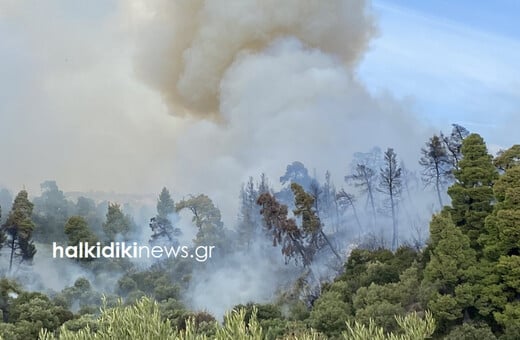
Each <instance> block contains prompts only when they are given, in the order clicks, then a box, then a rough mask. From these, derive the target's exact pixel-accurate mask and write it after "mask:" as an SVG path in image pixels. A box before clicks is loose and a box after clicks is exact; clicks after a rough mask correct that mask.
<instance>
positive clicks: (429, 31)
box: [359, 0, 520, 146]
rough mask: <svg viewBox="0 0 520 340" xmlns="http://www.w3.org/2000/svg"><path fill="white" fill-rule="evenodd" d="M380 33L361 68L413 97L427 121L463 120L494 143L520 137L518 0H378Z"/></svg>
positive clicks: (370, 79)
mask: <svg viewBox="0 0 520 340" xmlns="http://www.w3.org/2000/svg"><path fill="white" fill-rule="evenodd" d="M373 4H374V7H375V9H376V12H377V13H379V25H380V27H381V35H380V37H379V38H378V39H376V40H374V41H373V46H372V49H371V51H370V52H369V53H368V54H367V56H366V58H365V61H364V62H363V64H362V66H361V69H360V71H359V72H360V74H361V76H362V78H363V79H364V80H365V82H366V84H368V86H369V88H370V89H372V90H374V91H380V90H387V91H390V92H392V93H393V94H395V95H396V96H398V97H410V98H411V99H412V100H413V101H414V102H415V110H416V111H417V113H418V114H420V115H421V116H422V117H423V118H424V119H425V120H427V121H430V122H432V123H433V124H436V125H441V126H445V125H446V124H447V123H449V122H460V123H461V124H463V125H465V126H467V128H469V129H471V130H472V131H476V132H479V133H481V134H482V135H484V137H485V138H486V139H487V140H488V142H489V143H490V144H498V145H503V146H508V145H511V144H513V143H518V139H517V138H518V133H516V132H515V126H518V125H519V124H520V68H518V67H516V66H515V64H516V63H517V61H518V60H520V24H518V20H517V18H518V17H519V15H520V2H518V1H515V0H499V1H448V0H439V1H406V0H389V1H375V2H374V3H373Z"/></svg>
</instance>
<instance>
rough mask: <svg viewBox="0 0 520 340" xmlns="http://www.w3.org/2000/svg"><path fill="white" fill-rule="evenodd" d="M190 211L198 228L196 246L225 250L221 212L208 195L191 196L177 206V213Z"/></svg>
mask: <svg viewBox="0 0 520 340" xmlns="http://www.w3.org/2000/svg"><path fill="white" fill-rule="evenodd" d="M185 209H188V210H189V211H191V212H192V214H193V218H192V222H193V223H194V224H195V226H196V227H197V236H196V238H195V240H194V242H195V244H196V245H212V246H216V247H217V248H221V249H223V243H224V242H225V232H224V223H222V219H221V215H220V210H219V209H218V208H217V207H216V206H215V205H214V204H213V201H212V200H211V199H210V198H209V197H208V196H206V195H203V194H201V195H198V196H190V197H189V198H188V199H184V200H182V201H180V202H178V203H177V204H176V205H175V211H176V212H180V211H182V210H185Z"/></svg>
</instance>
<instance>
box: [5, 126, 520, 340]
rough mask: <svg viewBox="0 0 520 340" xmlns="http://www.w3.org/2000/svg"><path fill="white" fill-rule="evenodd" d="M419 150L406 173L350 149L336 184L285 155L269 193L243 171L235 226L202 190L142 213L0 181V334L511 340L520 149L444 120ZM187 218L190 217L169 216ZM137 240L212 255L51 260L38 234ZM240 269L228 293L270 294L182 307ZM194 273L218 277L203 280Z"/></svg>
mask: <svg viewBox="0 0 520 340" xmlns="http://www.w3.org/2000/svg"><path fill="white" fill-rule="evenodd" d="M418 148H419V149H420V148H421V147H420V146H419V147H418ZM421 155H422V157H421V158H420V159H419V160H418V162H417V166H415V165H414V166H412V167H410V169H412V168H416V167H417V168H418V169H419V170H418V172H417V173H416V172H414V171H412V170H410V169H408V168H407V167H406V166H405V164H403V163H402V162H400V161H399V158H398V154H397V153H396V151H395V150H394V149H392V148H388V149H386V151H384V152H383V151H380V149H378V148H375V149H373V150H371V151H370V152H368V153H358V154H357V155H355V157H354V161H353V163H352V166H351V169H350V170H349V173H348V174H346V175H345V187H344V188H337V187H336V186H335V185H334V184H333V183H332V181H331V179H330V178H331V176H330V173H328V172H327V173H326V175H325V177H324V178H325V180H324V181H322V182H320V181H318V180H317V178H316V176H311V175H309V173H308V171H307V169H306V168H305V166H304V165H303V164H302V163H300V162H294V163H291V164H289V165H288V166H287V171H286V173H285V174H284V175H283V176H281V177H280V183H281V186H282V188H281V190H279V191H276V192H275V191H274V190H273V186H272V185H271V184H270V182H269V180H268V179H267V178H266V176H265V175H262V176H261V177H260V179H259V180H258V181H255V180H254V179H253V178H251V179H250V180H249V181H248V182H247V183H245V184H244V185H243V187H242V189H241V190H240V211H239V216H238V221H237V223H236V227H235V228H232V227H229V226H226V225H224V223H223V222H222V218H221V214H220V211H219V209H218V203H214V202H213V201H212V200H211V199H210V198H209V197H208V196H206V195H204V194H197V195H193V196H188V197H184V198H182V199H180V200H178V201H177V202H175V201H174V199H173V198H172V195H171V194H170V192H169V191H168V190H167V189H166V188H164V189H163V190H162V191H161V192H160V194H159V196H158V199H157V206H156V212H155V213H154V216H147V220H148V221H147V222H146V223H145V224H143V223H142V221H140V217H139V218H136V216H137V214H135V213H133V214H132V213H130V212H131V211H132V210H133V211H134V212H135V211H136V209H132V208H131V207H129V206H126V207H125V206H124V205H121V204H118V203H115V202H106V201H105V202H96V201H95V200H93V199H91V198H88V197H80V198H78V199H77V200H76V202H73V201H71V200H69V199H67V197H66V195H65V194H64V193H63V192H62V191H61V190H60V189H59V188H58V186H57V184H56V183H55V182H54V181H47V182H44V183H43V184H42V194H41V196H39V197H34V198H33V199H32V200H31V199H30V197H29V194H28V192H27V191H26V190H21V191H19V192H18V193H17V194H16V195H15V197H14V198H12V197H11V196H10V192H8V191H7V190H5V189H4V190H2V191H1V192H0V204H1V208H2V210H1V221H2V229H1V233H0V241H1V245H2V250H1V263H2V266H3V268H2V278H1V280H0V310H1V312H2V321H3V322H2V323H0V335H1V336H2V337H3V339H9V340H17V339H20V340H21V339H23V340H26V339H38V338H39V339H42V340H43V339H45V340H51V339H403V340H404V339H423V338H434V339H459V340H460V339H482V340H483V339H504V340H506V339H508V340H509V339H511V340H513V339H518V338H519V334H520V146H519V145H515V146H513V147H511V148H509V149H507V150H503V151H501V152H499V153H498V154H497V155H496V156H495V157H493V156H492V155H490V154H489V153H488V150H487V147H486V144H485V142H484V140H483V139H482V137H481V136H479V135H478V134H474V133H473V134H470V133H469V132H468V131H467V130H466V129H464V128H463V127H462V126H459V125H454V126H453V130H452V131H451V132H450V133H449V134H446V135H445V134H442V133H441V134H439V135H434V136H432V137H431V138H430V139H429V140H428V141H426V142H425V144H424V146H423V147H422V149H421ZM420 193H423V194H424V193H427V195H429V197H433V199H432V200H430V202H434V203H433V204H431V205H429V208H426V210H427V209H430V211H429V214H428V216H427V218H428V219H429V233H427V234H426V235H422V234H421V232H420V230H421V227H424V228H427V227H428V222H425V219H423V218H422V216H418V215H420V214H419V213H418V212H419V211H422V209H423V208H424V207H419V205H421V204H423V202H422V200H420V199H416V198H415V195H417V197H419V195H420ZM121 203H124V202H121ZM424 204H425V205H426V204H427V203H424ZM182 216H184V217H182ZM186 216H187V217H188V219H191V224H192V225H190V226H186V225H183V224H182V223H180V220H181V219H182V218H184V219H186ZM421 224H425V225H423V226H422V225H421ZM188 227H189V228H190V230H188V229H187V228H188ZM187 239H188V241H187ZM142 240H145V241H146V242H147V243H148V244H151V245H172V246H176V245H179V244H184V243H186V242H190V243H191V245H193V246H200V245H202V246H204V245H211V246H214V247H215V249H216V255H215V257H214V258H212V259H209V260H208V261H204V262H197V261H194V260H193V259H191V258H176V259H173V258H170V259H160V260H154V261H148V262H146V263H140V262H139V261H135V260H130V259H124V258H117V259H115V258H101V257H100V258H88V259H76V260H73V259H51V258H50V256H51V255H50V250H49V249H50V244H51V243H52V242H59V243H61V244H63V245H69V246H74V245H78V244H80V242H89V243H91V244H95V243H96V242H100V243H101V244H107V243H108V242H112V241H121V242H122V241H127V242H132V241H142ZM46 257H47V258H48V259H47V260H46V261H43V259H44V258H46ZM36 266H48V267H43V268H35V267H36ZM60 266H63V268H65V270H69V268H70V271H71V272H74V273H75V274H76V277H75V280H74V282H73V283H72V284H70V285H67V286H66V287H64V288H62V289H59V290H58V289H55V288H53V287H52V286H50V285H49V284H48V278H46V277H45V276H44V275H43V274H42V273H45V272H46V271H48V270H49V271H50V270H51V267H52V270H57V269H56V268H55V267H60ZM242 266H247V267H248V268H249V270H250V271H252V272H254V271H255V270H256V271H257V272H258V273H259V275H258V276H254V275H252V274H251V276H247V275H250V274H249V273H250V271H247V272H244V273H246V274H247V275H246V274H244V275H245V276H246V277H244V278H236V279H237V280H242V281H240V284H239V285H238V286H237V287H235V288H233V289H234V290H235V293H236V295H240V294H241V292H242V291H253V292H252V293H251V294H249V295H248V296H249V297H254V296H257V295H255V294H254V293H255V292H254V291H255V290H256V289H257V287H263V286H262V284H267V285H270V286H271V285H272V286H274V287H271V288H272V291H271V293H270V294H267V296H268V298H266V297H265V295H263V296H262V297H261V298H260V301H256V300H255V299H254V298H251V300H249V301H243V300H242V303H238V304H236V305H235V306H234V307H231V308H227V307H228V306H227V305H226V306H225V307H226V309H227V312H226V313H225V314H223V315H218V312H215V313H214V312H212V311H215V310H219V303H218V300H216V302H215V301H209V300H208V301H204V300H203V301H202V304H204V303H207V304H208V305H207V306H206V307H202V308H199V307H200V306H201V303H198V304H194V303H193V301H198V300H197V297H198V296H199V295H198V294H199V293H200V292H201V290H208V289H216V291H217V292H218V291H219V289H220V287H212V285H213V286H215V285H217V284H216V283H215V282H220V281H218V280H221V284H222V285H223V286H225V285H227V284H228V283H227V282H228V281H226V280H228V279H229V280H230V281H229V282H234V281H231V280H232V279H235V278H233V277H230V276H233V275H237V276H240V275H242V273H243V272H242V271H240V270H237V271H235V272H233V271H232V269H233V268H242ZM266 267H268V268H267V269H265V268H266ZM37 269H38V270H37ZM228 270H229V271H228ZM54 272H55V271H53V273H54ZM207 273H219V275H220V276H217V278H218V280H217V281H209V283H208V282H207V283H206V285H203V284H204V279H203V278H204V277H205V276H204V275H206V274H207ZM265 273H268V275H270V276H269V277H268V276H267V274H265ZM63 275H64V276H63V280H65V279H66V278H65V277H66V276H67V279H68V278H70V277H71V276H70V275H66V274H63ZM54 279H57V281H59V280H60V278H54ZM198 280H200V281H201V282H200V283H199V282H197V281H198ZM261 281H265V282H261ZM200 284H202V285H203V286H200ZM197 285H199V286H197ZM194 287H199V288H198V289H194ZM201 287H202V288H201ZM258 289H263V288H258ZM268 291H269V290H268ZM217 295H218V294H217ZM223 298H225V299H229V301H235V300H233V297H232V296H229V297H227V296H224V297H223ZM199 300H200V298H199ZM226 301H227V300H226ZM237 301H240V300H237ZM199 302H200V301H199ZM193 306H195V308H193Z"/></svg>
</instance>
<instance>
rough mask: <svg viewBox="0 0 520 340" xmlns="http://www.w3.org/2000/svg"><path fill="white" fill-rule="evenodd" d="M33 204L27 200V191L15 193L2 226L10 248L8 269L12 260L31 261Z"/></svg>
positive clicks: (10, 267)
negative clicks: (9, 210)
mask: <svg viewBox="0 0 520 340" xmlns="http://www.w3.org/2000/svg"><path fill="white" fill-rule="evenodd" d="M33 207H34V205H33V204H32V203H31V202H30V201H29V198H28V194H27V191H25V190H22V191H20V192H19V193H18V195H16V198H15V200H14V203H13V206H12V208H11V212H10V213H9V216H8V217H7V220H6V221H5V223H4V224H3V226H2V230H3V231H4V232H5V233H6V234H7V246H8V247H9V248H10V249H11V252H10V257H9V271H11V269H12V267H13V260H14V259H15V258H19V259H20V263H21V262H29V263H30V262H31V261H32V259H33V257H34V254H36V247H35V246H34V243H33V241H32V239H31V238H32V233H33V231H34V222H33V221H32V219H31V215H32V211H33Z"/></svg>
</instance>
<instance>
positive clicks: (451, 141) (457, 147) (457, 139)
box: [441, 124, 469, 170]
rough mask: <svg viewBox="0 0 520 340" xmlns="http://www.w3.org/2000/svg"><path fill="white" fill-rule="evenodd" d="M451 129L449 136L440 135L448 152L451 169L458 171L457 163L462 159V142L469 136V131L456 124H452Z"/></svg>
mask: <svg viewBox="0 0 520 340" xmlns="http://www.w3.org/2000/svg"><path fill="white" fill-rule="evenodd" d="M452 127H453V129H452V130H451V133H450V135H449V136H445V135H444V134H442V133H441V139H442V141H443V142H444V145H445V146H446V149H447V150H448V154H449V159H450V162H451V166H452V169H453V170H459V162H460V160H461V159H462V152H461V148H462V141H463V140H464V139H465V138H466V137H467V136H468V135H469V131H468V130H467V129H466V128H465V127H463V126H461V125H458V124H452Z"/></svg>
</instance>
